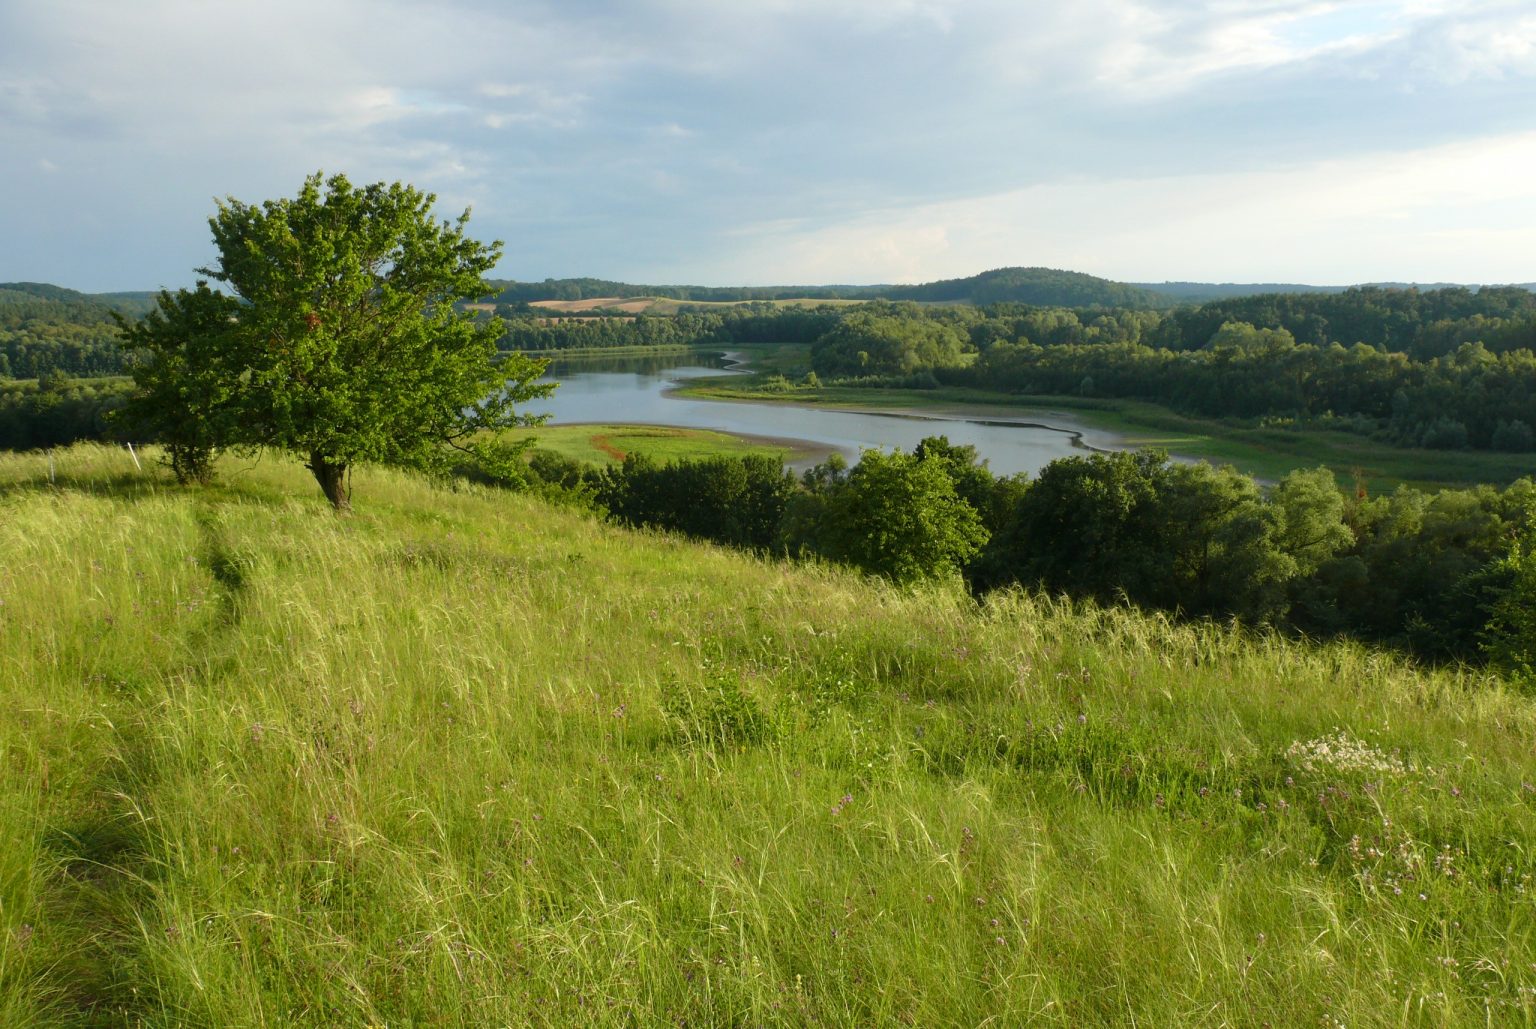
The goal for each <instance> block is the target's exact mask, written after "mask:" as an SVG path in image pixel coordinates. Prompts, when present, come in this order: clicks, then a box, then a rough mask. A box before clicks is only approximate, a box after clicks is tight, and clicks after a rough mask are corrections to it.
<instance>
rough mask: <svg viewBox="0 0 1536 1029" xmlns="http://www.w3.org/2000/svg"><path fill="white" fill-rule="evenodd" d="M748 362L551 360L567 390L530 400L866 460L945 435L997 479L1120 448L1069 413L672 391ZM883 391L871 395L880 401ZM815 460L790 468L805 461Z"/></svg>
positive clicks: (602, 416) (557, 419) (537, 407)
mask: <svg viewBox="0 0 1536 1029" xmlns="http://www.w3.org/2000/svg"><path fill="white" fill-rule="evenodd" d="M739 363H740V362H739V361H738V360H736V358H735V357H734V355H731V354H723V355H721V356H720V357H719V358H718V359H715V360H713V361H711V360H710V359H709V357H708V355H700V354H675V355H661V356H647V357H640V358H597V359H586V360H568V361H558V362H555V363H553V364H551V366H550V370H549V374H548V375H547V376H546V379H549V380H554V381H557V382H559V383H560V388H559V389H557V390H555V393H554V395H553V396H551V397H549V398H548V399H545V400H539V401H534V402H533V403H531V404H529V405H528V410H529V411H530V412H532V413H548V414H549V415H550V421H551V422H552V423H555V424H580V423H583V422H594V423H601V424H609V425H615V424H618V425H623V424H636V425H678V426H683V427H686V428H693V429H714V430H716V431H718V432H729V433H735V434H738V435H743V436H760V437H768V438H772V439H779V440H787V441H798V442H802V443H804V444H805V445H807V446H809V447H811V448H813V449H815V450H819V451H822V452H826V451H830V450H836V451H839V452H840V453H842V454H843V455H844V456H845V457H847V458H848V460H849V463H853V462H855V461H857V460H858V457H859V451H860V450H861V449H864V448H869V447H877V448H881V449H885V450H889V449H891V448H893V447H894V448H900V449H902V450H911V449H912V448H913V447H915V446H917V444H918V443H919V442H920V441H921V440H922V439H923V438H924V437H926V436H939V435H943V436H948V437H949V441H950V442H951V443H957V444H970V445H971V446H974V447H975V448H976V452H977V453H978V454H979V455H980V456H981V457H983V458H985V459H986V461H987V464H988V467H990V468H991V469H992V471H993V472H994V473H995V474H998V475H1013V474H1016V473H1018V472H1028V473H1030V474H1031V475H1033V474H1034V473H1036V472H1038V471H1039V470H1040V469H1041V468H1043V467H1044V466H1045V465H1046V464H1048V463H1050V462H1051V461H1054V460H1056V459H1057V458H1062V457H1072V456H1080V455H1082V454H1084V453H1087V452H1088V451H1089V450H1090V449H1092V448H1102V449H1114V448H1115V445H1116V442H1117V441H1116V440H1115V438H1114V437H1113V436H1111V435H1109V434H1107V433H1099V432H1090V433H1089V439H1090V441H1091V443H1092V448H1090V447H1086V446H1085V444H1084V443H1083V442H1082V440H1081V438H1080V437H1081V435H1082V434H1083V433H1084V432H1089V430H1085V429H1084V428H1083V427H1082V426H1080V425H1076V424H1074V423H1072V422H1071V420H1070V418H1068V417H1067V416H1062V417H1061V418H1060V419H1059V422H1060V424H1059V425H1057V426H1048V425H1043V424H1039V423H1037V422H1030V420H1029V419H1025V418H1018V419H1009V418H1008V417H1006V416H999V417H980V418H976V417H964V416H960V415H954V416H950V415H943V414H934V413H931V412H923V413H914V412H911V411H899V412H898V411H891V412H869V411H836V410H828V409H825V408H813V407H806V406H803V405H798V404H759V403H744V402H737V401H723V400H695V399H692V398H690V397H678V396H672V395H669V390H671V389H672V388H673V387H674V386H676V385H677V384H678V383H681V382H686V381H687V380H689V379H696V378H700V377H702V376H712V375H725V374H731V367H732V366H733V365H738V364H739ZM710 364H713V365H714V367H710V366H709V365H710ZM877 396H878V393H875V392H873V391H872V392H871V397H872V398H874V397H877ZM1048 417H1049V418H1050V420H1051V421H1053V422H1054V421H1058V419H1056V418H1055V416H1048ZM815 460H816V459H815V458H809V459H805V460H802V461H799V462H791V463H790V464H791V467H795V466H796V465H799V466H802V467H803V466H806V465H809V464H811V463H814V461H815Z"/></svg>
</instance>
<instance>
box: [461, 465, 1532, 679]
mask: <svg viewBox="0 0 1536 1029" xmlns="http://www.w3.org/2000/svg"><path fill="white" fill-rule="evenodd" d="M460 471H461V472H463V473H465V474H468V475H470V476H471V477H480V478H486V477H485V476H482V475H477V473H476V471H475V470H474V469H473V468H470V467H463V468H461V469H460ZM486 481H494V482H499V483H500V484H501V485H505V486H512V487H513V488H518V489H523V490H532V491H534V492H537V493H541V494H543V495H545V496H547V497H551V498H553V499H557V500H559V501H561V502H563V503H566V504H575V505H577V506H583V507H589V508H591V509H594V510H597V511H599V512H602V513H604V514H606V515H607V516H608V517H611V518H612V519H614V520H616V521H618V522H620V523H622V524H626V525H631V526H647V527H652V528H658V529H665V530H668V531H673V532H681V533H684V534H686V535H689V536H692V537H694V538H697V539H703V540H709V541H711V542H715V543H720V544H724V545H728V546H733V547H741V548H745V549H749V550H755V551H758V552H760V553H766V554H779V555H786V556H799V557H804V558H819V559H822V560H827V561H832V562H834V563H838V564H846V565H850V566H852V567H855V568H859V569H861V570H863V571H865V572H868V573H871V574H874V575H879V576H881V577H884V578H886V579H889V580H892V581H895V582H901V583H912V582H919V581H923V580H929V579H934V578H940V579H942V578H945V577H951V576H958V577H960V578H962V579H964V581H965V582H966V584H967V585H968V587H969V588H970V590H971V591H972V592H973V593H975V594H977V595H984V594H986V593H989V592H991V591H994V590H998V589H1005V588H1008V587H1012V586H1024V587H1028V588H1030V589H1038V590H1044V591H1045V592H1047V593H1049V594H1052V595H1067V596H1071V597H1075V598H1079V599H1087V600H1094V601H1097V602H1099V603H1105V604H1114V603H1117V602H1129V603H1131V604H1134V605H1136V606H1138V607H1143V608H1147V609H1152V610H1160V611H1166V612H1169V613H1173V614H1176V615H1179V616H1183V617H1201V618H1205V617H1209V618H1215V619H1219V620H1236V621H1239V622H1242V623H1244V624H1247V625H1250V626H1270V627H1275V628H1280V629H1284V630H1287V631H1290V632H1295V633H1303V634H1307V635H1311V636H1316V637H1332V636H1350V637H1354V638H1359V639H1365V640H1370V641H1373V642H1377V643H1381V644H1386V645H1389V646H1393V647H1396V648H1399V649H1403V650H1406V651H1409V652H1411V653H1413V654H1415V655H1418V656H1419V657H1422V658H1426V659H1430V660H1436V661H1445V660H1471V661H1481V660H1484V659H1486V658H1490V657H1491V658H1493V659H1494V660H1495V661H1496V662H1502V663H1503V664H1505V665H1507V666H1509V667H1511V668H1514V667H1517V666H1520V663H1521V662H1522V661H1525V662H1529V661H1533V660H1536V650H1533V649H1532V648H1533V647H1536V637H1526V638H1524V639H1523V642H1521V640H1520V636H1521V632H1523V631H1524V630H1523V629H1522V630H1520V631H1519V632H1516V631H1515V630H1514V628H1513V626H1514V625H1515V624H1516V621H1515V620H1512V619H1514V614H1513V613H1514V612H1516V611H1521V610H1526V611H1531V610H1536V552H1533V551H1532V549H1531V543H1532V540H1533V539H1536V481H1533V480H1532V479H1530V478H1526V479H1522V480H1519V481H1517V482H1515V483H1513V484H1511V485H1510V486H1508V487H1505V488H1504V489H1502V490H1501V489H1497V488H1495V487H1492V486H1480V487H1477V488H1474V489H1466V490H1442V491H1439V492H1434V493H1429V492H1424V491H1421V490H1415V489H1408V488H1402V489H1398V490H1396V491H1393V492H1391V493H1387V494H1383V495H1380V496H1372V495H1370V494H1369V493H1368V492H1367V491H1365V490H1364V489H1363V488H1357V489H1355V490H1353V491H1351V490H1347V489H1341V488H1340V487H1339V486H1338V484H1337V483H1336V481H1335V479H1334V476H1333V475H1332V473H1330V472H1328V471H1327V470H1326V469H1315V470H1312V471H1302V472H1294V473H1292V474H1290V475H1288V476H1286V477H1285V478H1284V479H1282V480H1281V481H1280V482H1279V483H1278V484H1276V485H1275V486H1274V487H1273V488H1272V489H1268V490H1265V489H1263V488H1261V487H1260V486H1259V484H1258V483H1257V482H1255V481H1254V480H1253V479H1252V478H1251V477H1248V476H1245V475H1242V474H1240V473H1238V472H1235V471H1233V470H1232V469H1230V468H1214V467H1212V466H1210V465H1208V464H1204V463H1201V464H1193V465H1191V464H1176V463H1170V462H1169V461H1168V460H1167V455H1166V454H1163V453H1161V452H1158V451H1155V450H1144V451H1140V452H1135V453H1114V454H1093V455H1090V456H1086V457H1080V458H1070V459H1065V460H1058V461H1055V462H1052V463H1051V464H1049V465H1047V466H1046V467H1045V468H1044V469H1043V470H1042V471H1041V472H1040V474H1039V475H1038V476H1037V477H1035V478H1033V479H1031V478H1029V477H1027V476H995V475H993V474H992V473H991V472H990V471H989V470H988V469H987V468H986V466H985V463H984V462H981V461H979V460H978V458H977V455H976V452H975V450H974V448H971V447H964V446H955V445H952V444H950V443H949V441H948V440H947V439H945V438H943V437H934V438H930V439H928V440H925V441H924V442H923V443H922V444H921V445H920V446H919V447H918V448H916V450H914V451H913V452H911V453H902V452H899V451H898V452H895V453H892V454H883V453H880V452H878V451H866V452H865V453H864V455H863V459H862V460H861V461H860V462H859V463H858V464H857V465H855V466H854V467H852V468H851V469H850V468H848V467H847V466H846V464H845V463H844V462H843V461H842V459H841V458H839V457H835V456H834V458H832V459H831V460H830V461H828V462H827V463H824V464H822V465H818V466H816V467H815V468H813V469H811V470H809V471H807V472H805V473H804V474H803V475H802V476H801V477H799V478H798V479H797V478H796V477H795V476H793V475H791V474H790V473H789V472H787V471H785V470H784V469H783V467H782V466H781V465H780V464H779V462H778V461H775V460H771V459H768V458H762V457H743V458H730V457H720V458H713V459H709V460H704V461H681V462H669V463H665V464H661V463H658V462H656V461H653V460H649V459H646V458H644V457H642V456H638V455H631V456H630V457H629V458H628V459H626V460H625V461H624V463H623V464H622V465H617V466H613V467H609V468H604V469H598V468H595V467H591V466H583V465H580V464H578V463H576V462H573V461H568V460H564V459H561V458H558V457H556V456H555V455H553V454H550V453H546V452H536V453H535V454H534V458H533V460H532V462H531V463H530V464H529V466H528V468H527V469H526V471H525V472H523V473H522V474H521V476H520V477H519V478H517V479H514V480H512V481H508V480H506V479H504V478H502V479H498V478H496V477H490V478H487V479H486ZM1522 547H1523V548H1524V549H1522ZM1506 629H1507V630H1508V631H1506ZM1521 648H1524V649H1521ZM1521 655H1523V656H1521Z"/></svg>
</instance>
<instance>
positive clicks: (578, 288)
mask: <svg viewBox="0 0 1536 1029" xmlns="http://www.w3.org/2000/svg"><path fill="white" fill-rule="evenodd" d="M556 287H558V288H559V289H561V290H564V291H565V292H566V293H567V295H568V298H569V299H581V298H591V297H605V296H610V297H611V296H624V295H626V293H625V291H626V290H627V291H631V292H630V293H629V294H628V295H637V296H638V295H647V296H656V295H658V291H659V290H661V289H663V288H662V287H651V286H644V287H640V286H626V285H625V284H623V283H614V282H606V281H604V280H598V279H580V280H560V281H559V282H558V283H554V284H553V285H551V284H549V283H546V284H540V285H538V286H535V285H534V284H512V285H509V286H507V287H506V288H504V289H503V290H502V291H501V293H499V294H498V295H497V298H498V299H497V303H496V312H497V313H498V314H500V315H502V316H503V318H504V319H505V325H506V334H505V336H504V337H503V341H502V346H503V348H504V349H506V350H509V351H511V350H521V351H528V350H537V351H559V350H570V349H587V348H600V347H613V346H647V347H658V346H676V345H723V346H729V345H735V344H743V343H767V344H773V343H795V344H801V345H804V346H806V347H808V348H809V354H810V358H809V364H808V367H807V368H806V369H805V371H806V372H808V373H814V376H815V378H816V380H817V381H818V382H819V383H821V384H825V385H832V384H842V385H851V386H864V387H870V388H880V387H892V386H903V387H918V388H922V387H937V386H940V385H947V386H966V387H974V388H979V389H985V390H989V391H994V392H1001V393H1008V394H1018V395H1062V394H1071V395H1075V396H1084V397H1099V398H1107V399H1127V400H1143V401H1149V402H1153V403H1157V404H1161V405H1163V406H1166V407H1168V408H1171V409H1173V410H1176V411H1181V412H1185V413H1189V414H1195V415H1201V416H1208V417H1220V418H1238V419H1249V420H1252V419H1261V420H1267V421H1270V422H1278V423H1302V424H1311V425H1318V426H1323V427H1330V428H1337V429H1343V430H1346V431H1350V432H1354V433H1357V434H1360V435H1364V436H1370V437H1373V438H1376V439H1380V440H1384V441H1387V442H1391V443H1395V444H1398V445H1403V446H1417V447H1430V448H1441V449H1466V448H1472V449H1492V450H1501V451H1511V452H1527V451H1532V450H1536V415H1533V412H1536V293H1533V292H1531V291H1530V290H1528V289H1525V288H1523V287H1518V286H1505V287H1485V288H1482V289H1476V290H1474V289H1469V288H1466V287H1459V286H1458V287H1448V288H1443V289H1433V290H1420V289H1416V288H1395V287H1381V286H1369V287H1353V288H1350V289H1346V290H1343V291H1341V292H1325V291H1314V292H1308V293H1294V292H1293V293H1272V294H1262V295H1255V296H1241V297H1229V298H1224V299H1219V300H1213V301H1209V302H1206V303H1203V304H1199V305H1189V304H1186V305H1182V306H1174V307H1169V306H1166V305H1165V306H1162V307H1160V308H1155V307H1152V306H1148V303H1149V299H1148V298H1149V297H1151V296H1152V294H1149V293H1147V292H1146V291H1144V290H1140V289H1137V288H1136V287H1132V286H1127V285H1124V284H1120V283H1112V282H1108V281H1107V280H1103V279H1095V278H1094V277H1092V276H1087V275H1081V274H1078V273H1071V272H1055V271H1051V270H1048V269H1000V270H997V271H994V272H988V273H985V274H983V275H979V276H974V277H972V278H970V279H957V280H952V281H948V282H938V283H929V284H927V285H924V286H916V287H879V288H884V289H888V290H890V291H892V292H900V293H902V294H904V296H903V297H902V298H900V299H872V300H868V301H866V302H864V303H860V304H855V305H848V304H843V305H833V304H825V305H812V306H790V307H786V306H779V305H776V304H774V303H772V302H771V301H772V300H774V299H784V298H787V297H790V296H794V297H798V298H805V297H806V296H807V294H808V293H814V292H815V290H811V289H805V288H792V287H774V288H765V289H763V290H761V291H760V292H761V293H762V294H763V295H762V296H761V297H758V298H756V299H754V300H752V301H750V302H746V303H738V304H736V305H735V306H711V305H712V303H713V300H712V298H713V297H716V296H725V295H731V294H740V293H741V292H742V291H740V290H736V291H732V290H695V289H694V288H693V287H672V289H673V291H674V292H675V293H676V294H677V296H676V297H675V299H678V300H680V301H682V306H681V307H680V308H679V309H678V311H677V313H676V314H675V315H644V314H642V315H639V316H625V317H604V316H602V313H601V312H600V311H599V312H596V313H594V312H591V311H585V312H581V313H579V314H574V313H562V312H560V311H557V310H551V309H548V308H532V307H529V306H528V304H529V303H530V301H527V300H522V299H514V298H516V297H518V296H539V297H547V296H548V295H549V293H550V292H551V290H552V289H554V288H556ZM875 288H876V287H858V288H855V287H849V288H848V289H847V290H846V291H845V290H843V288H842V287H819V289H820V290H821V291H823V292H825V293H826V294H827V298H828V299H831V298H832V297H831V295H832V294H834V293H840V292H846V293H848V294H852V293H855V292H857V291H858V290H872V289H875ZM685 293H686V294H687V296H684V295H683V294H685ZM1018 296H1028V297H1033V298H1037V299H1036V300H1033V301H1029V302H1025V301H1020V300H1015V299H995V300H993V301H992V302H986V303H981V302H978V301H979V300H982V299H986V298H988V297H995V298H1007V297H1018ZM850 298H851V297H850V296H846V295H845V296H842V297H841V298H840V299H850ZM688 300H697V301H700V304H699V306H691V305H690V304H688V303H687V301H688ZM149 303H150V300H149V295H148V294H115V295H111V296H92V295H88V294H83V293H77V292H75V291H73V290H66V289H61V288H60V287H57V286H48V285H42V284H36V283H10V284H0V380H7V379H11V380H22V381H17V382H13V383H10V384H9V385H7V386H6V387H5V388H3V389H0V447H6V448H26V447H36V446H52V445H56V444H58V443H63V442H68V441H69V440H71V439H76V438H101V436H102V435H103V434H105V433H106V432H107V431H108V430H107V428H106V425H107V423H106V420H105V419H104V414H105V412H106V411H108V410H110V409H111V408H113V407H115V406H116V405H118V404H120V403H121V402H122V399H123V395H124V390H125V389H126V385H125V384H124V383H122V382H113V381H109V380H108V378H107V377H111V376H120V375H123V374H124V373H125V372H126V371H127V367H126V364H125V359H124V356H123V354H122V352H121V351H120V350H119V349H118V347H117V342H116V341H117V336H118V330H117V326H116V323H115V321H114V318H113V312H114V311H117V312H120V313H121V314H122V315H124V316H126V317H130V318H131V317H135V316H137V315H139V314H141V313H142V312H143V311H144V310H146V309H147V308H148V306H149ZM785 385H786V387H788V385H789V384H788V383H786V384H785Z"/></svg>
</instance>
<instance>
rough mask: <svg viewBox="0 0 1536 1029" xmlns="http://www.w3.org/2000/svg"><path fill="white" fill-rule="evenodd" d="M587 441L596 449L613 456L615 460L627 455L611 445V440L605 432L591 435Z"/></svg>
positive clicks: (620, 459)
mask: <svg viewBox="0 0 1536 1029" xmlns="http://www.w3.org/2000/svg"><path fill="white" fill-rule="evenodd" d="M589 442H590V443H591V444H592V445H593V446H594V447H596V448H597V449H598V450H601V451H602V452H603V453H605V454H607V455H608V456H609V457H611V458H613V459H614V460H615V461H622V460H624V459H625V458H626V457H628V456H629V455H628V454H626V453H625V452H624V451H622V450H620V449H619V448H618V447H616V446H614V445H613V440H611V439H610V438H609V437H608V434H607V433H598V434H597V435H595V436H592V437H591V438H590V440H589Z"/></svg>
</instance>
